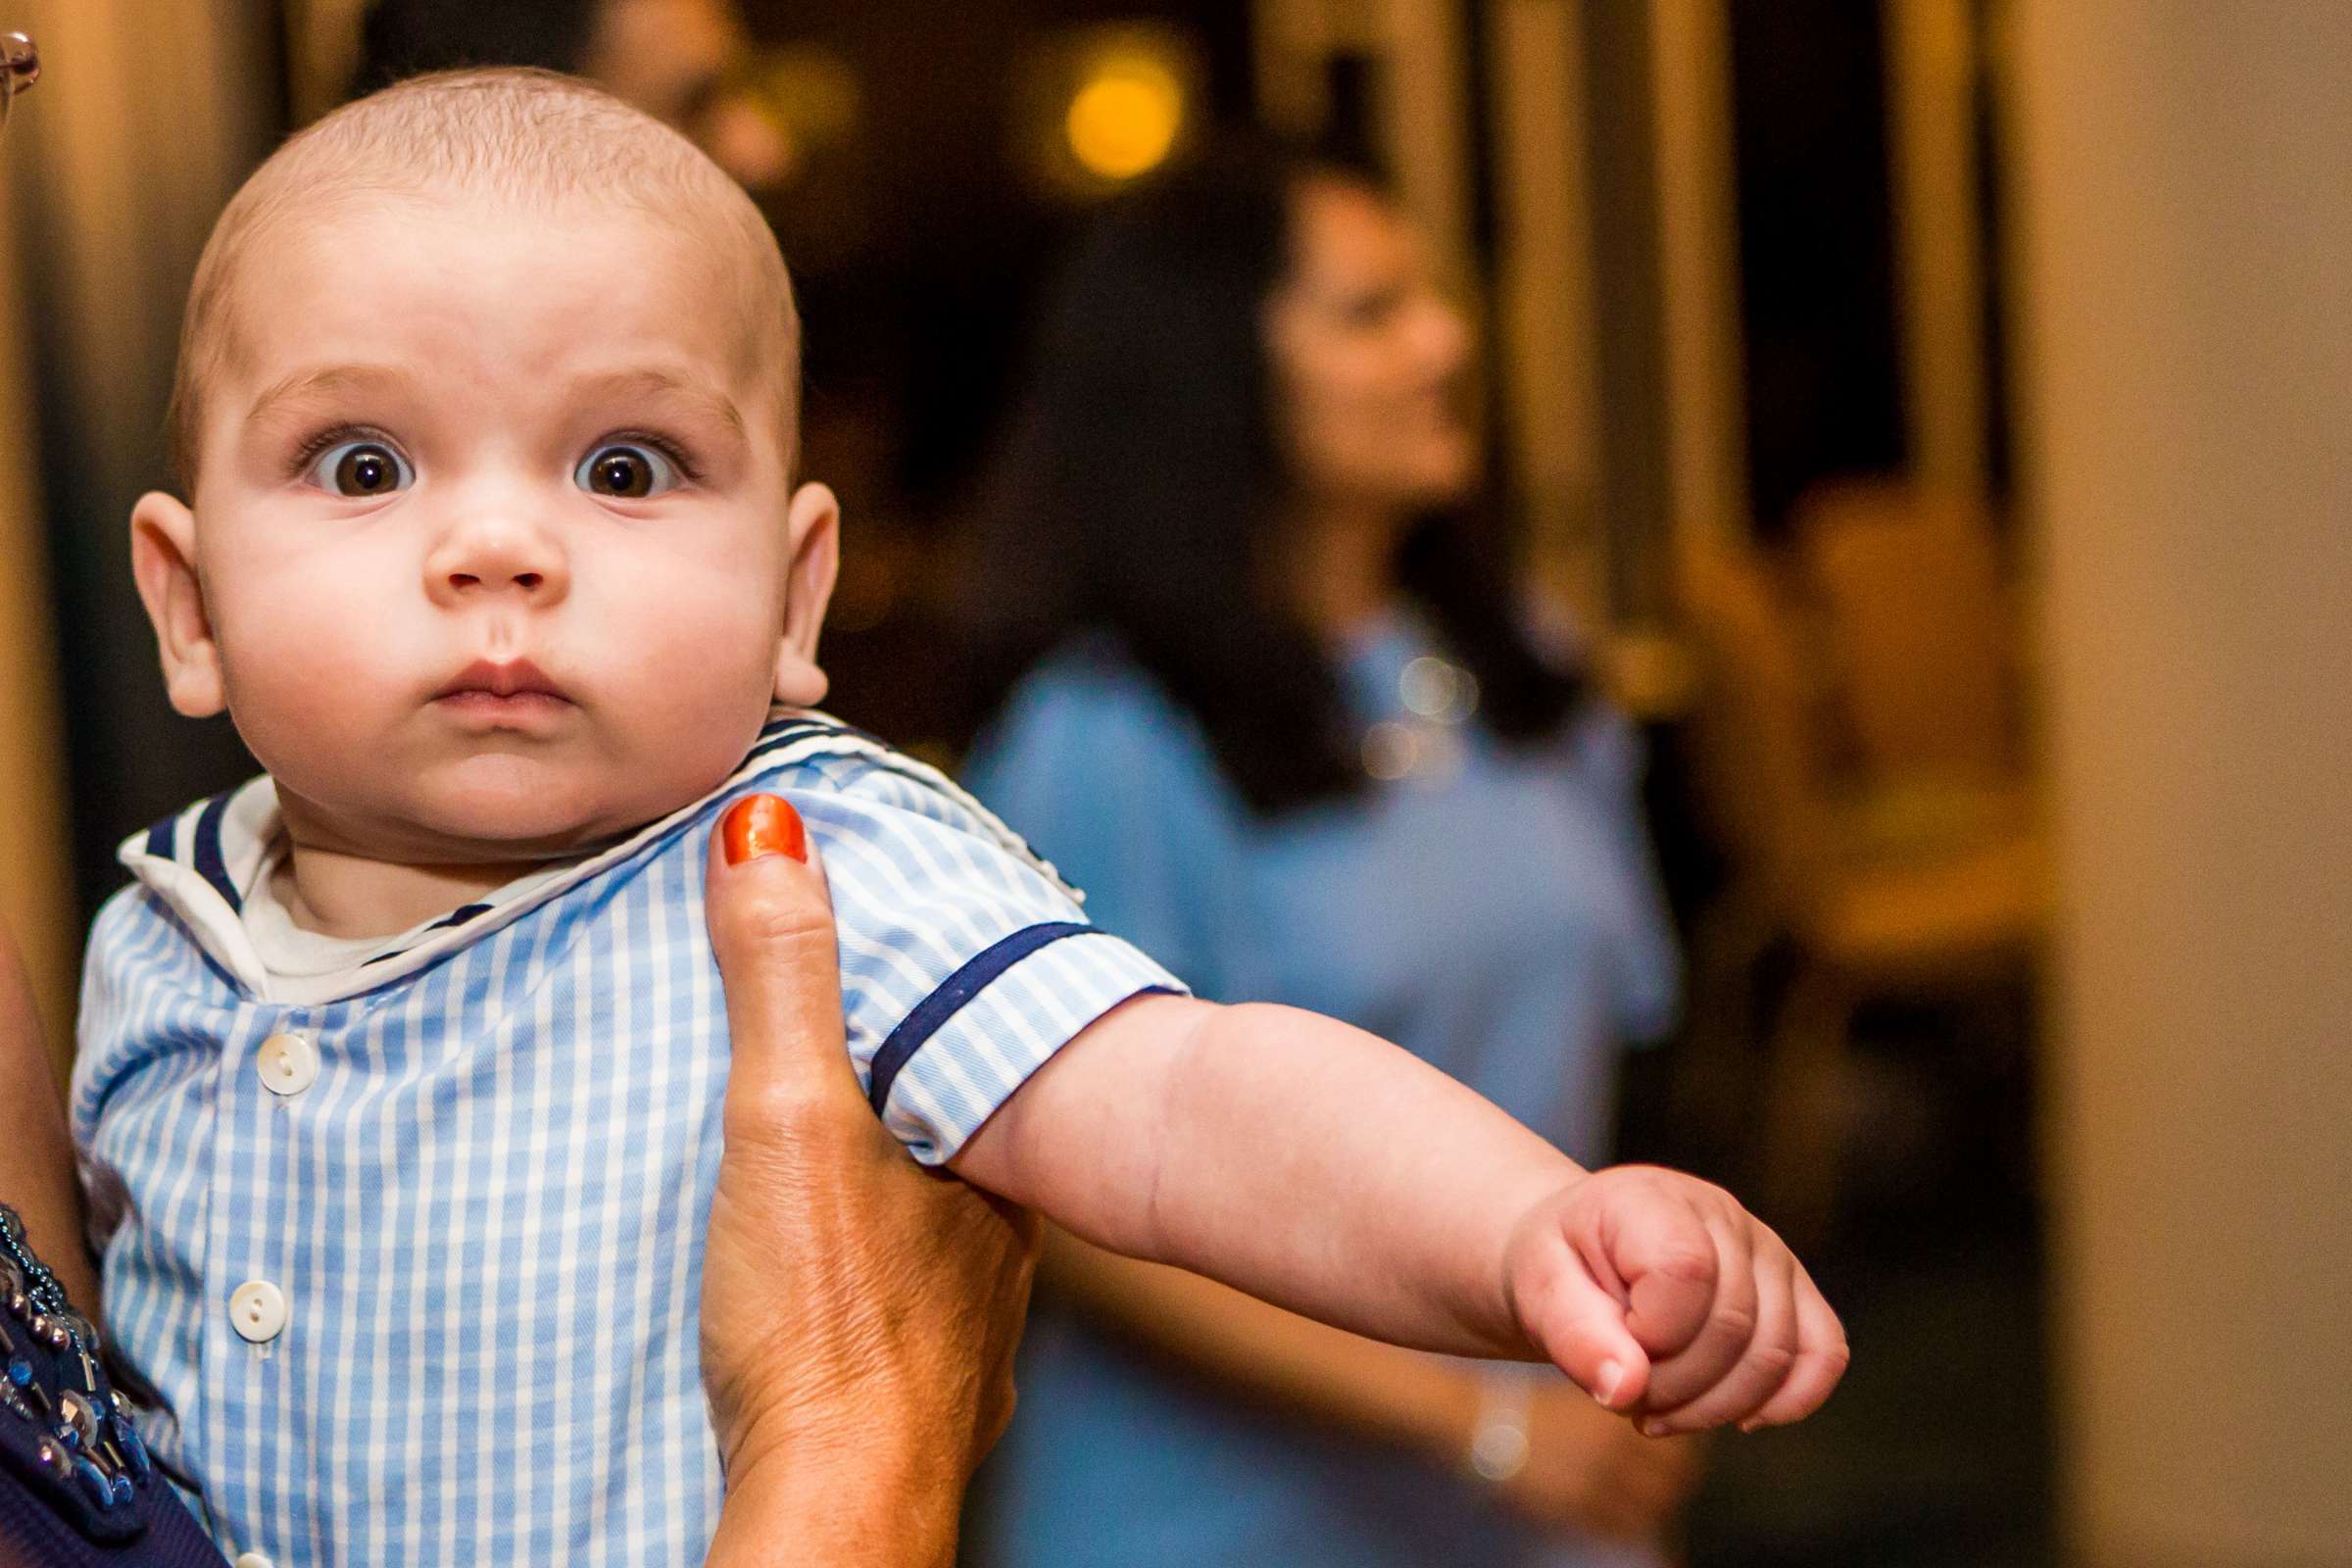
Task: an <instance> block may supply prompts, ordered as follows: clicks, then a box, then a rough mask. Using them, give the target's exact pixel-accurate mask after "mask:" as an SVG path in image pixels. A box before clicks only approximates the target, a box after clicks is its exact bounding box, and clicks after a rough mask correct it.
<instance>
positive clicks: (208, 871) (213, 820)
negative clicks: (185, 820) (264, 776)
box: [196, 790, 245, 911]
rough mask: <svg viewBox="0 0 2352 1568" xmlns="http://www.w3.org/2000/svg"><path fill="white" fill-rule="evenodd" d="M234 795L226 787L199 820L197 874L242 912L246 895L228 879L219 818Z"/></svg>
mask: <svg viewBox="0 0 2352 1568" xmlns="http://www.w3.org/2000/svg"><path fill="white" fill-rule="evenodd" d="M234 794H236V791H235V790H227V791H224V792H223V793H221V794H219V795H216V796H214V797H213V798H212V800H211V801H209V802H207V803H206V805H205V808H204V815H202V816H200V817H198V818H197V819H196V874H197V875H198V876H201V877H203V878H204V879H205V880H206V881H207V882H210V883H211V884H212V885H213V891H214V892H215V893H218V894H220V895H221V898H223V899H225V900H227V901H228V907H230V908H231V909H233V910H240V911H241V910H242V909H243V908H244V907H245V900H244V897H243V896H242V895H241V894H239V893H238V892H237V885H236V884H235V883H234V882H231V881H230V880H229V879H228V864H227V862H226V861H224V860H222V859H221V818H222V817H224V816H226V815H227V814H228V801H229V797H230V796H232V795H234Z"/></svg>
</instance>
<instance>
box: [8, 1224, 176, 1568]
mask: <svg viewBox="0 0 2352 1568" xmlns="http://www.w3.org/2000/svg"><path fill="white" fill-rule="evenodd" d="M100 1350H101V1347H100V1344H99V1338H98V1331H97V1330H96V1328H94V1327H93V1326H92V1325H91V1323H90V1321H89V1319H87V1318H85V1317H83V1316H82V1315H81V1314H80V1313H79V1312H76V1311H75V1310H74V1309H73V1303H72V1302H71V1301H69V1300H68V1299H66V1293H65V1288H64V1287H63V1286H61V1285H60V1284H59V1283H58V1281H57V1277H56V1276H55V1275H54V1274H52V1273H50V1272H49V1269H48V1267H47V1266H46V1265H45V1264H43V1263H42V1262H41V1260H40V1259H39V1258H38V1257H36V1256H34V1255H33V1252H32V1250H31V1249H30V1248H29V1247H28V1246H26V1245H25V1227H24V1224H23V1223H22V1222H21V1221H20V1220H19V1219H18V1218H17V1214H16V1211H15V1210H14V1209H11V1208H9V1207H8V1206H6V1205H5V1204H0V1568H18V1565H20V1564H23V1565H35V1564H37V1565H39V1568H77V1565H80V1564H106V1565H109V1568H198V1565H202V1568H221V1558H220V1556H219V1555H218V1554H217V1553H216V1552H215V1551H214V1550H213V1549H212V1546H211V1544H210V1543H208V1542H207V1541H206V1540H205V1538H204V1534H203V1532H202V1531H201V1530H199V1529H198V1528H197V1526H196V1522H195V1520H194V1519H192V1518H191V1517H190V1516H189V1514H188V1512H187V1510H186V1509H185V1508H183V1507H182V1506H181V1505H180V1502H179V1498H178V1497H177V1495H174V1494H173V1492H172V1488H171V1486H170V1484H169V1483H168V1482H167V1481H166V1480H165V1479H164V1475H163V1472H162V1471H160V1470H158V1469H157V1468H156V1465H155V1462H154V1460H153V1459H152V1458H151V1457H150V1456H149V1454H148V1452H147V1446H146V1444H145V1443H144V1442H143V1441H142V1440H141V1439H140V1437H139V1433H138V1428H137V1426H136V1425H135V1424H134V1422H133V1420H132V1411H131V1407H130V1404H129V1401H127V1400H126V1399H124V1398H123V1396H122V1395H121V1394H119V1393H118V1392H116V1390H115V1388H114V1386H113V1384H112V1382H111V1381H110V1380H109V1379H108V1377H107V1373H106V1368H105V1366H104V1364H103V1362H102V1360H101V1356H100Z"/></svg>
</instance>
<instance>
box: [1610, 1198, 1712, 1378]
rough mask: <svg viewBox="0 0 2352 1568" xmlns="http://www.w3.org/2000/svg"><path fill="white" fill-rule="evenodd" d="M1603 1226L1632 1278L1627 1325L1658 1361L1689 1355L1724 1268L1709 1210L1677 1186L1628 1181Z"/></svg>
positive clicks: (1617, 1265)
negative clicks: (1701, 1209)
mask: <svg viewBox="0 0 2352 1568" xmlns="http://www.w3.org/2000/svg"><path fill="white" fill-rule="evenodd" d="M1599 1225H1600V1228H1601V1234H1602V1237H1603V1240H1604V1251H1605V1255H1606V1258H1607V1262H1608V1264H1609V1266H1610V1267H1611V1268H1612V1269H1614V1270H1615V1272H1616V1274H1617V1277H1618V1278H1619V1279H1622V1280H1623V1281H1625V1284H1626V1289H1627V1293H1628V1299H1627V1310H1626V1314H1625V1323H1626V1327H1627V1328H1628V1329H1630V1330H1631V1331H1632V1333H1633V1336H1634V1338H1635V1339H1636V1340H1638V1341H1640V1342H1641V1345H1642V1351H1643V1352H1644V1353H1645V1354H1646V1355H1647V1356H1648V1357H1649V1358H1650V1359H1651V1360H1652V1361H1653V1362H1654V1361H1664V1360H1666V1359H1668V1358H1670V1357H1672V1356H1675V1355H1678V1354H1680V1353H1682V1352H1683V1351H1684V1350H1686V1349H1687V1348H1689V1347H1690V1345H1691V1341H1693V1340H1695V1339H1696V1338H1697V1337H1698V1334H1699V1331H1700V1330H1702V1329H1704V1328H1705V1327H1706V1325H1707V1321H1708V1317H1709V1314H1710V1313H1711V1312H1712V1311H1713V1309H1714V1305H1715V1289H1716V1278H1717V1275H1718V1273H1719V1272H1720V1270H1721V1266H1722V1265H1721V1261H1720V1259H1719V1257H1718V1255H1717V1252H1718V1249H1717V1246H1716V1241H1715V1238H1714V1236H1713V1235H1712V1234H1711V1233H1710V1232H1709V1230H1708V1228H1707V1221H1706V1218H1705V1216H1704V1215H1702V1214H1701V1213H1700V1212H1699V1210H1698V1209H1697V1208H1696V1207H1694V1206H1693V1205H1692V1204H1691V1202H1690V1201H1688V1200H1687V1199H1686V1198H1685V1197H1684V1196H1683V1195H1682V1194H1681V1193H1680V1192H1678V1191H1676V1190H1675V1189H1674V1188H1672V1187H1669V1186H1628V1187H1622V1188H1619V1189H1617V1191H1616V1192H1615V1193H1614V1194H1613V1195H1612V1201H1611V1204H1610V1207H1609V1210H1608V1211H1607V1212H1606V1213H1604V1214H1602V1215H1600V1216H1599ZM1684 1397H1686V1398H1687V1397H1689V1396H1688V1395H1686V1396H1684Z"/></svg>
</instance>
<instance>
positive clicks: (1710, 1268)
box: [1658, 1244, 1715, 1285]
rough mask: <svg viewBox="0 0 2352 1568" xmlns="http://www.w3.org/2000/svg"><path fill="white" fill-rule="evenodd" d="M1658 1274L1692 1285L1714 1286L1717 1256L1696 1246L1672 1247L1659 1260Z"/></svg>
mask: <svg viewBox="0 0 2352 1568" xmlns="http://www.w3.org/2000/svg"><path fill="white" fill-rule="evenodd" d="M1658 1272H1659V1273H1661V1274H1663V1275H1665V1276H1666V1277H1667V1278H1669V1279H1675V1280H1681V1281H1683V1282H1685V1283H1687V1284H1691V1285H1708V1284H1712V1283H1713V1282H1714V1279H1715V1254H1714V1253H1713V1252H1712V1251H1710V1250H1707V1249H1706V1248H1703V1247H1699V1246H1696V1245H1694V1244H1684V1245H1682V1246H1678V1247H1671V1248H1668V1249H1667V1250H1666V1251H1665V1252H1664V1253H1663V1254H1662V1255H1661V1256H1660V1257H1659V1258H1658Z"/></svg>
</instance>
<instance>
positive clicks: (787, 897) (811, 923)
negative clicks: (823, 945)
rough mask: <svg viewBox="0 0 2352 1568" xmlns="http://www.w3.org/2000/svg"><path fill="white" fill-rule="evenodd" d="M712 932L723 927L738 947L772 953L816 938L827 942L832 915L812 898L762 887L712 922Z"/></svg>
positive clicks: (738, 901) (781, 888)
mask: <svg viewBox="0 0 2352 1568" xmlns="http://www.w3.org/2000/svg"><path fill="white" fill-rule="evenodd" d="M712 924H713V929H714V932H715V931H717V930H719V929H721V928H723V930H724V934H725V936H726V937H728V938H731V939H732V940H733V941H734V942H735V943H736V944H737V945H739V946H743V947H751V948H758V949H761V950H766V951H772V950H775V949H779V948H786V949H789V948H794V947H798V946H800V945H801V944H803V943H806V942H812V941H816V940H819V939H822V940H824V941H827V942H830V941H831V940H832V936H833V919H832V915H831V914H830V913H829V912H828V911H827V910H826V909H825V908H824V907H823V906H822V905H820V904H818V903H817V902H816V901H815V900H813V899H808V898H802V897H797V896H794V895H793V893H792V890H790V889H788V888H783V887H765V888H761V889H760V891H759V892H757V893H755V894H752V895H750V896H749V897H746V898H743V899H739V900H737V901H735V902H734V903H733V904H732V905H730V906H729V907H726V908H725V909H724V910H723V911H720V912H719V913H718V914H717V915H716V916H715V917H714V919H713V922H712Z"/></svg>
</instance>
